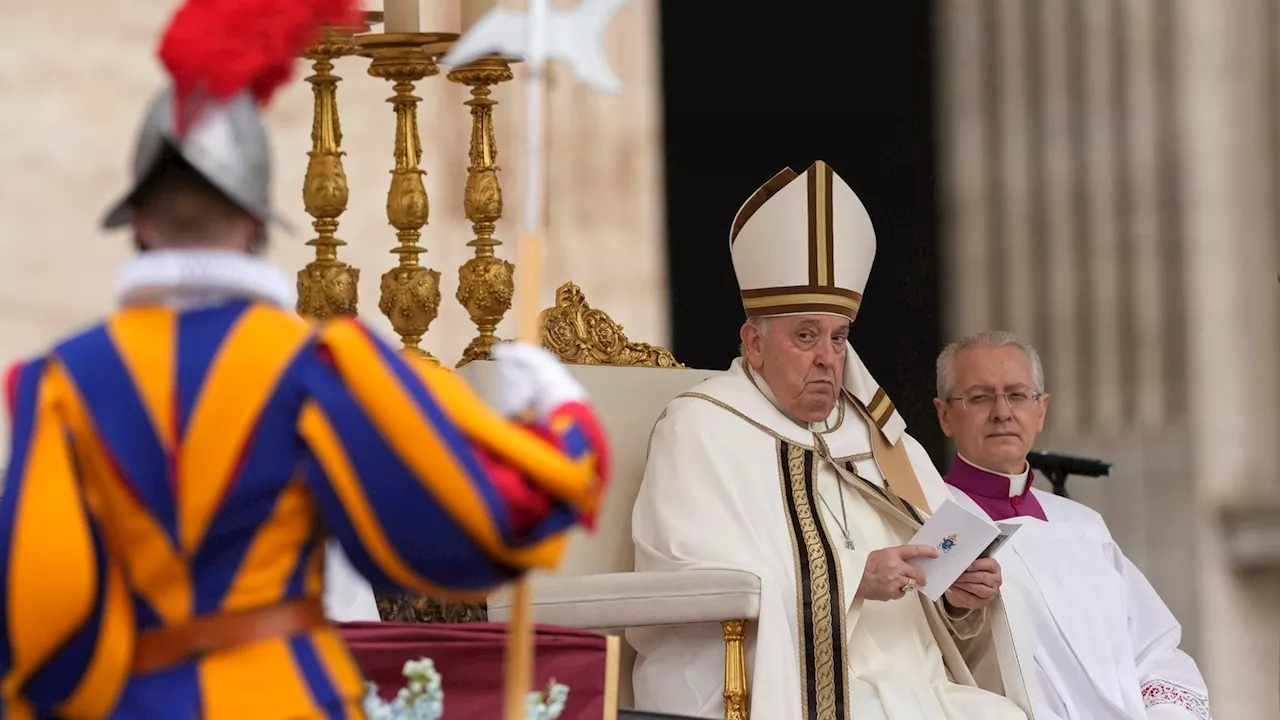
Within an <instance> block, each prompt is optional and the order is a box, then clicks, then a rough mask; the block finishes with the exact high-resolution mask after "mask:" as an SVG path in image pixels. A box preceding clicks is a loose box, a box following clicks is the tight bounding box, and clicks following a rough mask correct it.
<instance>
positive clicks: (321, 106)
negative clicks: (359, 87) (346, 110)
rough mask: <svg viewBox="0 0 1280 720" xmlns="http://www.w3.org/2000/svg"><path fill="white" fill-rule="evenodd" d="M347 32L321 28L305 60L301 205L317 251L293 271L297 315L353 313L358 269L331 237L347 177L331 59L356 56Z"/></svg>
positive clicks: (341, 209)
mask: <svg viewBox="0 0 1280 720" xmlns="http://www.w3.org/2000/svg"><path fill="white" fill-rule="evenodd" d="M352 35H353V33H352V31H350V30H335V29H330V30H326V31H325V33H324V36H323V37H322V38H321V39H320V41H319V42H317V43H316V44H315V45H312V46H311V47H310V48H308V49H307V52H306V54H305V57H306V58H307V59H308V60H311V61H313V62H312V65H311V67H312V69H313V70H315V74H314V75H312V76H311V77H309V78H307V82H309V83H311V89H312V94H313V95H314V96H315V110H314V112H313V115H312V121H311V151H310V152H309V153H307V155H308V156H309V157H310V160H309V161H308V162H307V174H306V178H305V179H304V180H303V183H302V202H303V204H304V205H305V207H306V209H307V214H308V215H310V216H311V217H313V218H315V219H314V220H313V221H312V223H311V225H312V227H314V228H315V231H316V237H315V238H313V239H311V240H309V241H307V245H310V246H311V247H314V248H315V249H316V257H315V260H312V261H311V262H309V263H307V266H306V267H305V268H303V269H302V270H299V271H298V302H297V306H296V308H295V309H296V310H297V312H298V314H299V315H301V316H303V317H308V318H314V319H317V320H323V319H325V318H328V317H332V316H334V315H342V314H350V315H354V314H355V313H356V301H357V297H358V291H357V288H358V285H359V280H360V271H359V270H358V269H356V268H353V267H351V266H350V265H348V264H346V263H344V262H342V261H340V260H338V248H339V247H341V246H343V245H346V243H345V242H343V241H342V240H341V239H339V238H337V237H335V233H336V232H337V231H338V217H339V216H340V215H342V213H343V212H345V211H346V209H347V198H348V188H347V174H346V172H345V171H344V170H343V168H342V156H343V155H344V154H345V153H343V152H342V149H341V148H342V125H341V123H340V122H339V120H338V82H339V81H341V80H342V78H340V77H338V76H337V75H334V74H333V73H332V70H333V61H334V60H336V59H337V58H341V57H346V56H347V55H351V54H352V53H354V52H355V50H356V46H355V43H354V41H353V37H352Z"/></svg>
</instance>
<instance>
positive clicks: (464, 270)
mask: <svg viewBox="0 0 1280 720" xmlns="http://www.w3.org/2000/svg"><path fill="white" fill-rule="evenodd" d="M448 78H449V80H450V81H452V82H456V83H460V84H463V85H468V86H470V87H471V99H470V100H468V101H467V102H466V105H467V106H468V107H470V108H471V149H470V153H469V156H470V165H469V166H468V167H467V185H466V190H465V192H464V194H463V208H464V210H465V211H466V214H467V219H469V220H470V221H471V222H472V229H473V230H474V231H475V234H476V237H475V239H474V240H472V241H470V242H468V243H467V246H468V247H473V248H475V257H473V258H471V259H470V260H468V261H467V262H466V263H464V264H463V265H462V267H460V268H458V292H457V294H456V295H455V296H454V297H456V298H457V300H458V302H459V303H462V306H463V307H465V308H466V309H467V313H468V314H469V315H470V316H471V322H473V323H475V325H476V329H477V330H478V331H479V334H478V335H477V336H476V337H475V339H473V340H472V341H471V344H469V345H467V349H466V350H464V351H463V352H462V360H461V361H459V362H458V365H459V366H462V365H465V364H467V363H469V362H471V361H472V360H485V359H488V358H489V351H490V349H491V348H492V347H493V344H494V343H496V342H498V337H497V335H496V331H497V328H498V323H499V322H501V321H502V316H503V315H505V314H506V312H507V310H510V309H511V298H512V294H513V292H514V290H515V283H514V280H513V277H512V276H513V274H514V272H515V266H514V265H512V264H511V263H509V262H507V261H506V260H502V259H500V258H498V257H496V256H495V255H494V251H495V249H496V248H497V247H498V246H499V245H501V244H502V243H501V241H499V240H496V239H495V238H494V237H493V231H494V226H495V224H496V223H497V221H498V220H499V219H500V218H501V217H502V187H501V185H499V184H498V170H499V168H498V165H497V160H498V143H497V140H496V138H495V133H494V130H493V106H494V105H496V104H497V103H496V102H495V101H493V100H491V99H489V95H490V94H491V90H490V87H491V86H493V85H497V84H498V83H502V82H506V81H508V80H510V79H511V78H512V73H511V67H510V65H508V64H507V61H506V60H503V59H502V58H497V57H493V58H484V59H481V60H477V61H476V62H474V63H472V64H470V65H467V66H465V67H461V68H458V69H456V70H454V71H452V72H450V73H449V75H448Z"/></svg>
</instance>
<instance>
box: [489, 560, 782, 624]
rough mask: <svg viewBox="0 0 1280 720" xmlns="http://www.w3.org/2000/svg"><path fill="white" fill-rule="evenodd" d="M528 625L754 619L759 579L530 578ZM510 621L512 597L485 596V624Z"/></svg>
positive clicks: (711, 574) (654, 575)
mask: <svg viewBox="0 0 1280 720" xmlns="http://www.w3.org/2000/svg"><path fill="white" fill-rule="evenodd" d="M529 589H530V591H531V593H530V594H531V596H532V601H531V602H532V608H531V609H532V610H533V621H534V622H537V623H546V624H550V625H560V626H563V627H574V628H580V629H583V630H596V631H603V630H617V629H625V628H638V627H653V626H660V625H685V624H692V623H708V622H723V621H725V620H754V619H755V618H756V617H758V616H759V615H760V578H758V577H756V576H755V575H753V574H751V573H749V572H745V571H742V570H682V571H675V572H628V573H607V574H601V575H573V576H564V575H559V576H547V575H542V576H535V577H533V578H531V584H530V587H529ZM510 617H511V592H510V590H508V589H506V588H504V589H502V590H500V591H498V592H496V593H494V594H492V595H490V596H489V619H490V620H492V621H494V622H506V621H507V620H509V619H510Z"/></svg>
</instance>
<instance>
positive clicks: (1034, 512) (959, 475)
mask: <svg viewBox="0 0 1280 720" xmlns="http://www.w3.org/2000/svg"><path fill="white" fill-rule="evenodd" d="M943 479H944V480H946V481H947V484H948V485H951V486H952V487H954V488H956V489H958V490H960V492H962V493H964V494H965V495H968V496H969V497H970V498H972V499H973V501H974V502H976V503H978V506H979V507H981V508H982V509H983V510H986V511H987V514H988V515H990V516H991V519H992V520H996V521H999V520H1008V519H1009V518H1013V517H1033V518H1037V519H1039V520H1045V521H1048V519H1049V518H1047V517H1045V514H1044V508H1042V507H1040V501H1039V500H1037V499H1036V495H1035V493H1033V492H1031V483H1032V482H1033V481H1034V480H1035V479H1036V475H1035V471H1034V470H1031V469H1028V470H1027V487H1026V489H1024V490H1023V491H1022V494H1021V495H1016V496H1014V497H1009V478H1007V477H1005V476H1003V475H997V474H995V473H992V472H987V471H986V470H982V469H980V468H976V467H974V466H972V465H970V464H969V463H967V462H965V461H964V459H963V458H961V457H960V456H959V455H957V456H956V457H955V459H954V460H952V461H951V469H950V470H948V471H947V476H946V477H945V478H943Z"/></svg>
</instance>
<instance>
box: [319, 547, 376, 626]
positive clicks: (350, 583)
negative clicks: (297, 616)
mask: <svg viewBox="0 0 1280 720" xmlns="http://www.w3.org/2000/svg"><path fill="white" fill-rule="evenodd" d="M324 616H325V617H326V618H328V619H330V620H332V621H334V622H379V621H381V620H382V616H381V615H379V614H378V601H377V599H376V598H375V597H374V596H373V586H372V585H370V584H369V581H368V580H365V579H364V576H363V575H361V574H360V571H359V570H356V568H355V566H354V565H352V564H351V561H350V560H349V559H347V555H346V553H344V552H343V551H342V546H341V545H339V544H338V541H337V540H333V539H332V538H331V539H329V540H328V541H326V543H325V548H324Z"/></svg>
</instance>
